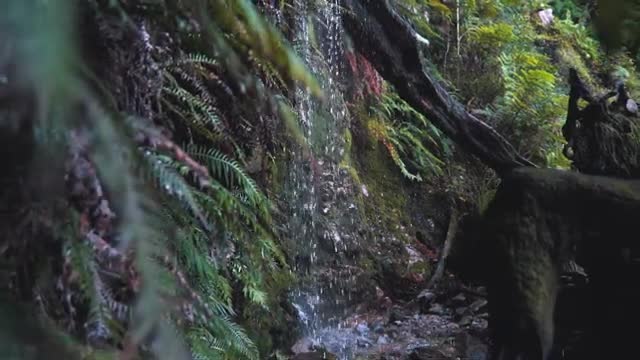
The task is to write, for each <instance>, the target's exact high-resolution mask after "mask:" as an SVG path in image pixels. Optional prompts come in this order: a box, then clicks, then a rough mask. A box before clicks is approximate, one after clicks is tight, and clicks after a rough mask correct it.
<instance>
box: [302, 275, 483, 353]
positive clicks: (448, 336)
mask: <svg viewBox="0 0 640 360" xmlns="http://www.w3.org/2000/svg"><path fill="white" fill-rule="evenodd" d="M484 294H485V290H484V289H483V288H480V287H479V288H467V287H464V286H462V285H459V284H458V285H457V286H449V288H448V289H446V290H443V289H440V290H436V291H435V292H431V291H428V290H425V291H423V292H422V293H421V294H420V295H419V296H418V297H417V298H416V299H414V300H412V301H409V302H393V301H392V300H390V299H389V298H387V297H384V296H383V297H381V298H380V299H379V301H378V303H377V304H376V305H374V306H369V307H368V309H366V310H363V311H360V312H357V313H355V314H353V315H351V316H349V317H348V318H346V319H344V320H343V321H342V322H341V323H340V324H339V325H338V326H335V327H329V328H324V329H321V330H319V331H317V332H316V334H315V336H313V337H306V338H303V339H300V340H299V341H298V342H297V343H296V344H295V345H294V346H293V348H292V349H291V350H292V352H293V353H294V354H296V355H295V356H294V357H293V358H292V359H293V360H316V359H318V360H319V359H340V360H356V359H367V360H374V359H375V360H423V359H442V360H453V359H473V360H483V359H487V358H488V356H487V349H488V345H487V339H488V332H487V317H488V314H487V300H486V298H485V295H484Z"/></svg>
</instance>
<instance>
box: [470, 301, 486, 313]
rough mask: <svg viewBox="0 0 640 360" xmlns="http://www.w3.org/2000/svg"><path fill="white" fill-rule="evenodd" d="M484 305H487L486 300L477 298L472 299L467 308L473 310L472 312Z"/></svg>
mask: <svg viewBox="0 0 640 360" xmlns="http://www.w3.org/2000/svg"><path fill="white" fill-rule="evenodd" d="M486 305H487V300H485V299H478V300H476V301H474V302H473V303H472V304H471V305H469V309H471V311H473V312H477V311H478V310H480V309H482V308H483V307H485V306H486Z"/></svg>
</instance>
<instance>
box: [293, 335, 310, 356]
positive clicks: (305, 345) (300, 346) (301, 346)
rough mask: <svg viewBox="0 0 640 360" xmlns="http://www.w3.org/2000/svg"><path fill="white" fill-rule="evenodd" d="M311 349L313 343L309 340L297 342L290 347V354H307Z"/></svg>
mask: <svg viewBox="0 0 640 360" xmlns="http://www.w3.org/2000/svg"><path fill="white" fill-rule="evenodd" d="M312 348H313V341H311V339H310V338H303V339H300V340H298V341H297V342H296V343H295V344H294V345H293V346H292V347H291V352H292V353H294V354H300V353H308V352H310V351H311V349H312Z"/></svg>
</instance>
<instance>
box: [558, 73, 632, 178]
mask: <svg viewBox="0 0 640 360" xmlns="http://www.w3.org/2000/svg"><path fill="white" fill-rule="evenodd" d="M569 85H570V86H571V91H570V93H569V108H568V110H567V121H566V123H565V124H564V126H563V127H562V134H563V135H564V138H565V139H566V140H567V142H568V144H567V146H566V147H565V151H564V154H565V156H567V157H568V158H570V159H571V160H572V162H573V166H574V167H575V168H576V169H577V170H578V171H580V172H582V173H585V174H592V175H607V176H616V177H623V178H638V177H640V141H639V139H640V126H639V125H640V119H638V106H637V104H636V102H635V101H634V100H633V99H631V98H629V94H628V93H627V90H626V89H625V87H624V84H622V83H618V84H617V86H616V89H615V90H613V91H610V92H608V93H606V94H604V95H602V96H598V97H595V96H593V95H592V94H591V93H590V91H589V90H588V89H587V87H586V86H585V85H584V83H583V82H582V81H581V80H580V78H579V77H578V74H577V73H576V71H575V70H571V71H570V73H569ZM612 97H616V99H615V100H613V101H612V100H610V99H611V98H612ZM579 100H583V101H585V102H586V104H587V105H586V106H585V107H584V108H583V109H580V107H579V106H578V101H579Z"/></svg>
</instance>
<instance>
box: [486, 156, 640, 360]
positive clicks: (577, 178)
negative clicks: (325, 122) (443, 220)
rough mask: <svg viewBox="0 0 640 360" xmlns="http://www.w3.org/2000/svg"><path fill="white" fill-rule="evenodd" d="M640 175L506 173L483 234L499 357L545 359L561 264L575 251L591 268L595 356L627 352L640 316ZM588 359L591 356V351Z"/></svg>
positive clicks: (529, 170) (592, 349)
mask: <svg viewBox="0 0 640 360" xmlns="http://www.w3.org/2000/svg"><path fill="white" fill-rule="evenodd" d="M639 218H640V181H636V180H622V179H614V178H610V177H604V176H591V175H584V174H579V173H576V172H569V171H559V170H551V169H532V168H520V169H516V170H514V171H512V172H510V173H508V174H506V175H505V176H504V177H503V181H502V184H501V185H500V188H499V189H498V191H497V193H496V197H495V199H494V201H493V202H492V204H491V205H490V206H489V208H488V209H487V211H486V213H485V216H484V221H483V230H482V237H483V238H484V240H485V241H484V244H483V246H484V248H483V251H484V252H485V255H486V257H487V261H486V262H485V266H486V267H487V268H486V269H485V270H486V271H487V273H486V279H487V281H488V293H489V304H490V316H491V328H492V331H493V341H494V351H495V353H494V354H493V356H494V358H497V359H516V358H518V356H522V358H523V359H547V358H548V357H546V356H547V355H548V354H550V352H551V349H552V343H553V335H554V331H553V328H554V308H555V303H556V298H557V293H558V286H559V273H560V267H561V266H562V264H563V263H565V262H566V261H567V260H568V259H570V258H571V257H573V256H574V254H573V250H574V248H577V249H578V253H577V260H578V262H579V263H580V264H581V265H582V266H584V267H585V269H586V270H587V272H588V273H589V277H590V281H591V286H590V289H591V294H590V299H589V301H590V302H591V306H593V308H592V310H593V311H592V312H591V314H589V316H591V317H592V319H591V320H592V326H591V328H592V329H593V333H592V334H590V336H593V337H594V338H593V339H591V340H592V341H588V342H587V345H586V346H588V347H589V348H590V351H589V352H588V353H589V354H593V357H592V358H593V359H604V358H616V359H617V358H625V357H624V356H626V355H630V354H632V353H633V351H635V350H634V349H632V348H631V347H632V345H631V344H634V341H633V337H634V336H633V333H630V332H627V331H625V330H622V329H624V326H622V325H621V324H624V323H627V321H629V323H635V322H637V321H639V320H640V311H638V310H637V304H638V303H640V302H639V301H640V291H639V290H640V289H637V286H634V284H635V282H634V280H633V279H637V278H638V275H639V274H638V269H637V268H638V266H637V265H635V264H633V262H632V261H630V259H629V258H628V256H627V255H626V254H628V250H629V249H631V250H633V249H635V248H636V247H637V239H638V235H637V232H636V226H637V221H638V220H637V219H639ZM590 356H591V355H590Z"/></svg>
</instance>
